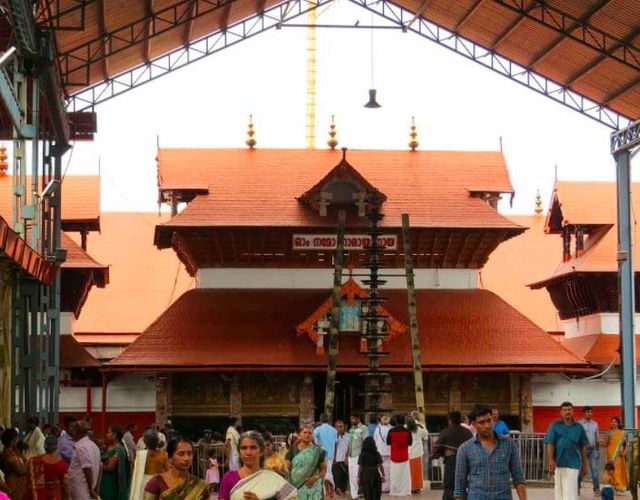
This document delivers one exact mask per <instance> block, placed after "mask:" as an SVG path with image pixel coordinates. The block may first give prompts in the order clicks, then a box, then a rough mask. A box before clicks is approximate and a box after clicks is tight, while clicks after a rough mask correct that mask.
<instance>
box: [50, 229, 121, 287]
mask: <svg viewBox="0 0 640 500" xmlns="http://www.w3.org/2000/svg"><path fill="white" fill-rule="evenodd" d="M60 243H61V246H62V248H64V249H66V250H67V259H66V260H65V261H64V262H63V263H62V266H61V267H62V268H63V269H87V270H91V271H92V274H93V279H94V281H95V283H96V285H98V286H99V287H101V288H103V287H105V286H106V285H107V283H109V267H108V266H105V265H103V264H100V263H99V262H97V261H96V260H95V259H94V258H93V257H91V256H90V255H89V254H88V253H87V252H85V251H84V250H83V249H82V247H81V246H80V245H78V244H77V243H76V242H75V241H73V239H72V238H71V237H70V236H69V235H68V234H67V233H65V232H62V233H61V234H60Z"/></svg>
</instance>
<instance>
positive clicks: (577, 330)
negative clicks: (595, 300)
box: [562, 313, 640, 339]
mask: <svg viewBox="0 0 640 500" xmlns="http://www.w3.org/2000/svg"><path fill="white" fill-rule="evenodd" d="M619 321H620V320H619V316H618V313H599V314H590V315H588V316H583V317H581V318H575V319H567V320H564V321H563V322H562V324H563V326H564V336H565V338H567V339H570V338H574V337H580V336H582V335H598V334H600V333H607V334H612V335H617V334H618V332H619V331H620V324H619ZM634 331H635V333H636V334H638V333H640V314H637V313H636V314H635V315H634Z"/></svg>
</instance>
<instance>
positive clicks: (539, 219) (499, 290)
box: [480, 214, 563, 332]
mask: <svg viewBox="0 0 640 500" xmlns="http://www.w3.org/2000/svg"><path fill="white" fill-rule="evenodd" d="M509 219H511V220H512V221H513V222H514V223H516V224H518V225H521V226H524V227H528V228H529V229H528V230H527V231H525V232H524V233H522V234H520V235H518V236H516V237H515V238H511V239H509V240H507V241H505V242H503V243H501V244H500V245H499V246H498V248H496V249H495V250H494V251H493V252H492V253H491V255H490V257H489V260H488V261H487V263H486V264H485V265H484V267H483V268H482V269H481V270H480V273H481V274H480V275H481V277H482V286H484V287H485V288H486V289H487V290H491V291H492V292H494V293H495V294H497V295H498V296H500V297H502V298H503V299H504V300H505V301H506V302H507V303H508V304H510V305H511V306H513V307H514V308H515V309H517V310H518V311H520V312H521V313H522V314H524V315H525V316H526V317H527V318H529V319H530V320H531V321H533V322H534V323H535V324H536V325H538V326H539V327H540V328H542V329H543V330H545V331H547V332H558V331H562V330H563V326H562V323H561V321H560V318H559V316H558V313H557V310H556V308H555V306H554V305H553V303H552V302H551V298H550V297H549V293H548V292H547V290H544V289H542V290H532V289H530V288H529V287H528V286H527V285H529V283H532V282H534V281H538V280H541V279H543V278H546V277H548V276H549V275H551V274H552V273H553V270H554V269H555V268H556V267H557V265H558V262H560V261H561V260H562V238H561V237H560V236H558V235H556V234H546V233H545V232H544V226H545V216H544V215H542V214H540V215H510V216H509Z"/></svg>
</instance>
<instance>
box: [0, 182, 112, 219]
mask: <svg viewBox="0 0 640 500" xmlns="http://www.w3.org/2000/svg"><path fill="white" fill-rule="evenodd" d="M29 179H30V177H27V182H28V183H30V182H31V181H30V180H29ZM12 193H13V177H12V176H11V175H2V176H0V215H2V216H4V217H5V218H6V219H7V220H11V218H12V213H13V208H12V207H13V194H12ZM80 228H86V229H88V230H89V231H99V230H100V177H99V176H97V175H67V176H65V178H64V180H63V181H62V229H63V230H65V231H78V230H79V229H80Z"/></svg>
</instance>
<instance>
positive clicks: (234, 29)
mask: <svg viewBox="0 0 640 500" xmlns="http://www.w3.org/2000/svg"><path fill="white" fill-rule="evenodd" d="M331 1H332V0H317V1H314V0H289V1H288V2H285V3H282V4H279V5H277V6H274V7H271V8H269V9H266V10H265V11H264V12H263V13H262V14H260V15H257V16H253V17H251V18H249V19H245V20H243V21H240V22H237V23H235V24H232V25H229V26H228V27H227V28H226V29H225V30H223V31H219V32H217V33H214V34H212V35H209V36H207V37H205V38H202V39H200V40H198V41H195V42H191V43H188V44H186V45H185V46H183V47H180V48H179V49H176V50H174V51H171V52H169V53H167V54H165V55H163V56H160V57H157V58H155V59H153V60H151V61H149V62H148V63H147V64H143V65H141V66H138V67H136V68H134V69H132V70H130V71H127V72H125V73H122V74H120V75H118V76H116V77H113V78H109V79H108V80H106V81H104V82H101V83H99V84H97V85H94V86H92V87H89V88H87V89H85V90H83V91H81V92H79V93H77V94H74V95H73V96H71V97H70V99H69V103H68V109H69V110H70V111H85V110H90V109H93V108H94V106H96V105H97V104H100V103H102V102H105V101H107V100H109V99H112V98H113V97H115V96H117V95H120V94H122V93H124V92H127V91H129V90H132V89H134V88H137V87H139V86H140V85H143V84H145V83H148V82H150V81H153V80H155V79H157V78H159V77H161V76H163V75H166V74H168V73H170V72H172V71H174V70H176V69H178V68H181V67H184V66H186V65H188V64H191V63H194V62H196V61H199V60H200V59H202V58H204V57H206V56H208V55H211V54H215V53H216V52H219V51H221V50H223V49H226V48H227V47H231V46H233V45H235V44H237V43H239V42H241V41H243V40H246V39H248V38H251V37H253V36H255V35H258V34H260V33H263V32H265V31H267V30H269V29H271V28H279V27H282V26H283V25H284V24H285V23H286V22H287V21H289V20H292V19H295V18H297V17H299V16H301V15H304V14H306V13H307V12H309V11H310V10H312V9H317V8H319V7H322V6H324V5H326V4H328V3H330V2H331ZM226 3H229V2H226Z"/></svg>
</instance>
